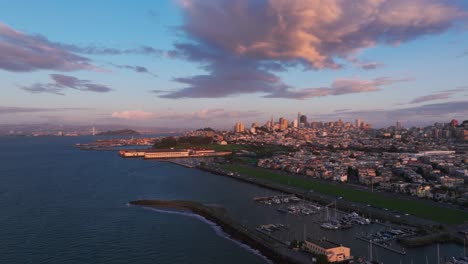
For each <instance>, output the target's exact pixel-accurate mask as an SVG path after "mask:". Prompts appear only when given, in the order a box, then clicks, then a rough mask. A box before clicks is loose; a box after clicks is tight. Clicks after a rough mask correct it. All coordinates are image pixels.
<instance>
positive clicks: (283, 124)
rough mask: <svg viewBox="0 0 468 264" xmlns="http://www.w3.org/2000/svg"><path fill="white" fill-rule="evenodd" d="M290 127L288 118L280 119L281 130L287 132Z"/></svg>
mask: <svg viewBox="0 0 468 264" xmlns="http://www.w3.org/2000/svg"><path fill="white" fill-rule="evenodd" d="M288 126H289V122H288V120H287V119H286V118H280V129H281V130H285V129H287V128H288Z"/></svg>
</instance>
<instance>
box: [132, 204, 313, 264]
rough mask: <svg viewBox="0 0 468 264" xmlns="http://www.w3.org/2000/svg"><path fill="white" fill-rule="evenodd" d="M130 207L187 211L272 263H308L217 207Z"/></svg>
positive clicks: (144, 205) (304, 257)
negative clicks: (200, 217) (217, 227)
mask: <svg viewBox="0 0 468 264" xmlns="http://www.w3.org/2000/svg"><path fill="white" fill-rule="evenodd" d="M129 204H130V205H134V206H142V207H151V208H157V209H169V210H178V211H189V212H192V213H195V214H198V215H200V216H202V217H204V218H206V219H207V220H209V221H211V222H214V223H216V224H217V225H219V226H220V227H221V228H222V229H223V231H224V232H225V233H227V234H228V235H229V236H230V237H231V238H233V239H236V240H238V241H240V242H242V243H244V244H246V245H249V246H250V247H252V248H254V249H256V250H258V251H260V252H261V253H262V254H263V255H264V256H266V257H267V258H268V259H270V260H271V261H273V262H274V263H310V260H308V259H307V258H306V256H305V255H303V254H300V253H298V252H295V251H292V250H289V249H288V248H287V247H286V246H284V245H282V244H280V243H278V242H277V241H273V240H272V239H269V238H268V237H264V236H262V235H261V234H259V233H256V232H255V230H251V229H249V228H248V227H246V226H244V225H242V224H240V223H238V222H237V221H235V220H234V219H232V218H231V217H229V216H228V215H227V214H226V212H225V210H223V209H222V208H218V207H211V206H206V205H203V204H201V203H197V202H193V201H180V200H174V201H164V200H137V201H131V202H129Z"/></svg>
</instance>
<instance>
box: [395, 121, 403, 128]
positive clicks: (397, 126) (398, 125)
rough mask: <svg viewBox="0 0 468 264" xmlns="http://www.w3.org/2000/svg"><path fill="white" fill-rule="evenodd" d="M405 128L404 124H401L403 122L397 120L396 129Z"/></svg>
mask: <svg viewBox="0 0 468 264" xmlns="http://www.w3.org/2000/svg"><path fill="white" fill-rule="evenodd" d="M402 128H403V126H402V125H401V122H400V121H397V122H396V129H397V130H401V129H402Z"/></svg>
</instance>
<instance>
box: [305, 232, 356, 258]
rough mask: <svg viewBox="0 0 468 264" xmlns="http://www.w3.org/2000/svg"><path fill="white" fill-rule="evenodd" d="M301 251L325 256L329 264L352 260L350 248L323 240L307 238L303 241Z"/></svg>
mask: <svg viewBox="0 0 468 264" xmlns="http://www.w3.org/2000/svg"><path fill="white" fill-rule="evenodd" d="M303 249H304V250H305V251H308V252H311V253H313V254H319V255H325V256H326V257H327V261H328V262H331V263H334V262H342V261H346V260H350V259H352V258H353V257H352V256H351V249H350V248H348V247H344V246H343V245H340V244H337V243H334V242H331V241H329V240H325V239H318V240H317V239H310V238H307V240H305V241H304V244H303Z"/></svg>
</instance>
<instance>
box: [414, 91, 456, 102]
mask: <svg viewBox="0 0 468 264" xmlns="http://www.w3.org/2000/svg"><path fill="white" fill-rule="evenodd" d="M450 95H452V93H438V94H430V95H424V96H420V97H416V98H414V99H413V100H412V101H411V102H410V104H417V103H422V102H428V101H434V100H442V99H449V97H450Z"/></svg>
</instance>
